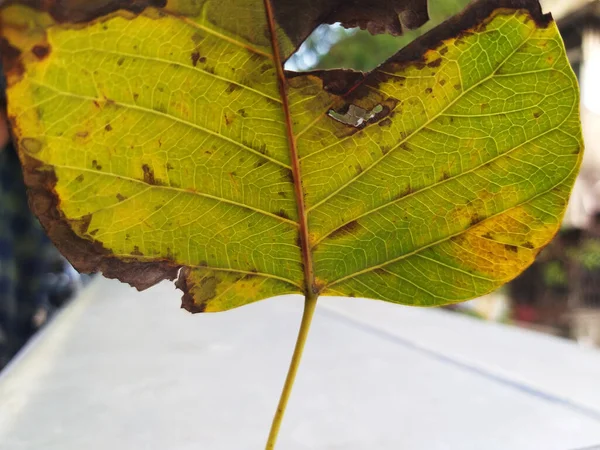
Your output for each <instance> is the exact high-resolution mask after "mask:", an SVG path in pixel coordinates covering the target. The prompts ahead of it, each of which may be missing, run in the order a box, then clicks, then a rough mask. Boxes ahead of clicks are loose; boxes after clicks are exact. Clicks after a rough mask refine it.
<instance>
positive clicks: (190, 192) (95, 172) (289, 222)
mask: <svg viewBox="0 0 600 450" xmlns="http://www.w3.org/2000/svg"><path fill="white" fill-rule="evenodd" d="M52 166H54V167H60V168H63V169H69V170H75V171H81V172H90V173H94V174H96V175H104V176H107V177H113V178H119V179H121V180H126V181H131V182H134V183H139V184H142V185H144V186H149V188H151V189H158V190H161V189H165V190H169V191H174V192H177V193H183V194H189V195H197V196H199V197H206V198H210V199H211V200H215V201H218V202H222V203H228V204H230V205H234V206H237V207H239V208H244V209H248V210H250V211H253V212H256V213H259V214H262V215H265V216H269V217H272V218H273V219H277V220H279V221H281V222H285V223H288V224H290V225H293V226H294V227H298V223H297V222H294V221H293V220H290V219H286V218H284V217H280V216H278V215H277V214H273V213H271V212H268V211H264V210H262V209H258V208H255V207H254V206H250V205H245V204H243V203H239V202H236V201H235V200H230V199H226V198H222V197H217V196H215V195H211V194H205V193H203V192H198V191H192V190H187V189H182V188H177V187H173V186H162V185H155V184H150V183H146V182H145V181H143V180H138V179H136V178H131V177H128V176H126V175H120V174H116V173H112V172H102V171H100V170H94V169H88V168H85V167H77V166H68V165H62V164H54V163H52Z"/></svg>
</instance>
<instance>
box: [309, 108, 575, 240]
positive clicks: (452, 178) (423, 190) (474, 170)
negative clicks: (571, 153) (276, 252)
mask: <svg viewBox="0 0 600 450" xmlns="http://www.w3.org/2000/svg"><path fill="white" fill-rule="evenodd" d="M567 119H568V117H567V118H566V119H565V120H563V122H561V123H560V124H559V125H557V126H556V127H553V128H551V129H549V130H547V131H544V132H543V133H541V134H538V135H537V136H535V137H533V138H531V139H528V140H527V141H525V142H522V143H520V144H519V145H517V146H515V147H513V148H511V149H509V150H507V151H505V152H504V153H501V154H499V155H497V156H495V157H493V158H491V159H489V160H487V161H484V162H482V163H481V164H479V165H477V166H475V167H472V168H471V169H469V170H466V171H464V172H461V173H458V174H456V175H454V176H451V177H448V178H446V179H445V180H440V181H436V182H435V183H433V184H430V185H428V186H425V187H423V188H421V189H417V190H416V191H413V192H411V193H410V194H407V195H405V196H404V197H400V198H397V199H394V200H391V201H389V202H386V203H384V204H382V205H379V206H377V207H376V208H373V209H370V210H369V211H365V212H363V213H361V214H359V215H358V216H355V217H353V218H352V219H351V220H348V221H346V222H344V223H343V224H341V225H339V226H337V227H336V228H334V229H333V230H331V231H329V232H327V233H326V234H324V235H323V236H322V237H321V238H320V239H319V240H317V241H316V242H315V243H314V244H313V248H314V247H316V246H317V245H318V244H320V243H321V242H323V241H324V240H325V239H327V237H329V236H330V235H331V234H332V233H334V232H335V231H336V230H339V229H340V228H342V227H343V226H344V225H347V224H349V223H350V222H354V221H355V220H359V219H361V218H363V217H365V216H368V215H370V214H372V213H375V212H377V211H379V210H381V209H384V208H387V207H389V206H391V205H393V204H396V203H400V202H402V201H404V200H406V199H409V198H411V197H414V196H416V195H418V194H421V193H423V192H426V191H428V190H430V189H433V188H436V187H439V186H441V185H443V184H445V183H448V182H450V181H454V180H457V179H460V178H462V177H463V176H465V175H469V174H471V173H473V172H476V171H477V170H479V169H481V168H482V167H484V166H486V165H488V164H491V163H493V162H495V161H497V160H499V159H502V158H505V157H507V156H510V155H511V154H512V153H513V152H515V151H517V150H519V149H520V148H522V147H523V146H525V145H527V144H530V143H532V142H534V141H535V140H537V139H539V138H541V137H544V136H545V135H547V134H550V133H552V132H553V131H556V130H557V129H558V127H560V126H562V125H563V124H564V123H565V121H566V120H567Z"/></svg>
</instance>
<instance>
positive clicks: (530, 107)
mask: <svg viewBox="0 0 600 450" xmlns="http://www.w3.org/2000/svg"><path fill="white" fill-rule="evenodd" d="M572 89H573V88H572V87H568V88H565V89H561V90H560V91H556V92H553V93H552V95H557V94H562V93H563V92H565V91H570V90H572ZM540 103H541V101H540V102H538V103H536V104H535V105H532V106H528V107H526V108H519V109H512V110H510V111H500V112H494V113H487V114H454V113H449V114H448V113H444V114H440V117H457V118H462V119H469V118H477V117H498V116H506V115H508V114H514V113H518V112H523V111H529V110H531V109H535V108H539V107H540Z"/></svg>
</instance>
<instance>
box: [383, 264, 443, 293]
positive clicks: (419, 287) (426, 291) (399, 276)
mask: <svg viewBox="0 0 600 450" xmlns="http://www.w3.org/2000/svg"><path fill="white" fill-rule="evenodd" d="M380 270H382V271H383V272H385V273H387V274H388V275H392V276H394V277H396V278H398V279H400V280H402V281H406V282H407V283H408V284H410V285H412V286H414V287H416V288H417V289H418V290H420V291H422V292H425V293H426V294H429V295H431V296H432V297H433V298H437V299H439V300H444V301H452V300H451V299H449V298H446V297H440V296H439V295H436V294H434V293H433V292H430V291H428V290H427V289H425V288H424V287H421V286H419V285H418V284H417V283H414V282H412V281H410V280H409V279H407V278H404V277H403V276H401V275H398V274H397V273H394V272H390V271H389V270H386V269H380Z"/></svg>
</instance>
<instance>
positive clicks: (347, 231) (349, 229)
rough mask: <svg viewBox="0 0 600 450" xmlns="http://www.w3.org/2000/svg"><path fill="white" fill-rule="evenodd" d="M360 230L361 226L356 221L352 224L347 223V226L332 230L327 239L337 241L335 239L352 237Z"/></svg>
mask: <svg viewBox="0 0 600 450" xmlns="http://www.w3.org/2000/svg"><path fill="white" fill-rule="evenodd" d="M361 228H362V227H361V225H360V224H359V223H358V222H357V221H356V220H353V221H352V222H348V223H347V224H345V225H342V226H341V227H339V228H338V229H336V230H334V231H333V232H332V233H331V234H330V235H329V238H330V239H337V238H341V237H344V236H352V235H354V234H356V232H357V231H358V230H360V229H361Z"/></svg>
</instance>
